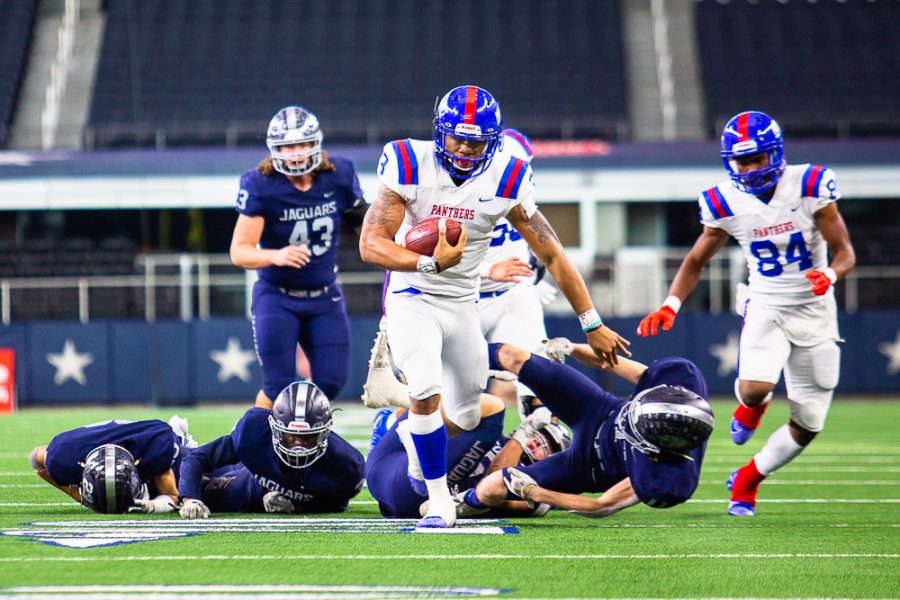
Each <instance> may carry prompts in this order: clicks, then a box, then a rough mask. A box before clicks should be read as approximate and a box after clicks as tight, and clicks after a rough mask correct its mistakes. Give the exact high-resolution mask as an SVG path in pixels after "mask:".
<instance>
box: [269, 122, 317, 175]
mask: <svg viewBox="0 0 900 600" xmlns="http://www.w3.org/2000/svg"><path fill="white" fill-rule="evenodd" d="M295 144H310V146H309V147H308V148H306V149H303V150H299V151H291V152H283V151H282V150H281V148H282V147H284V146H293V145H295ZM266 145H267V146H268V147H269V152H271V154H272V165H273V166H274V167H275V170H276V171H278V172H279V173H283V174H285V175H305V174H307V173H311V172H313V171H315V170H316V167H318V166H319V164H321V162H322V129H321V128H320V127H319V119H317V118H316V115H314V114H312V113H311V112H309V111H308V110H306V109H305V108H303V107H302V106H286V107H284V108H282V109H281V110H279V111H278V112H277V113H275V116H274V117H272V120H271V121H269V129H268V131H267V132H266Z"/></svg>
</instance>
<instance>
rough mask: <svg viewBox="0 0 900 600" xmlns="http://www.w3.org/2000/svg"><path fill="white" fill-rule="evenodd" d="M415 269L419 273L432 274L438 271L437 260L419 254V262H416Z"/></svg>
mask: <svg viewBox="0 0 900 600" xmlns="http://www.w3.org/2000/svg"><path fill="white" fill-rule="evenodd" d="M416 270H418V271H419V272H420V273H425V274H427V275H433V274H434V273H437V272H438V266H437V261H436V260H435V259H434V257H433V256H424V255H423V256H420V257H419V262H418V263H416Z"/></svg>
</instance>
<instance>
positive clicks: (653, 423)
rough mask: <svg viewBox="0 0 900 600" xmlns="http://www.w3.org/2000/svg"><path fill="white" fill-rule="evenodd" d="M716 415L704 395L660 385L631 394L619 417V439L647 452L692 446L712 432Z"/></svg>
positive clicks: (673, 451) (675, 450)
mask: <svg viewBox="0 0 900 600" xmlns="http://www.w3.org/2000/svg"><path fill="white" fill-rule="evenodd" d="M714 424H715V418H714V417H713V411H712V408H711V407H710V405H709V402H707V401H706V400H705V399H704V398H703V397H701V396H699V395H697V394H695V393H694V392H692V391H690V390H688V389H687V388H684V387H681V386H678V385H665V384H663V385H657V386H655V387H652V388H649V389H646V390H644V391H642V392H641V393H639V394H638V395H637V396H635V397H634V398H632V399H631V400H630V401H629V402H628V403H627V404H626V405H625V406H624V407H622V409H621V410H620V411H619V414H618V416H617V418H616V439H624V440H625V441H627V442H628V443H629V444H631V445H632V446H633V447H634V448H635V449H636V450H638V451H639V452H642V453H644V454H650V455H658V454H664V453H667V454H677V455H684V453H686V452H688V451H690V450H693V449H694V448H696V447H697V446H699V445H700V444H702V443H703V442H705V441H706V440H707V439H708V438H709V435H710V434H711V433H712V430H713V426H714Z"/></svg>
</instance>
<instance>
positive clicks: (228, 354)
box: [209, 337, 256, 383]
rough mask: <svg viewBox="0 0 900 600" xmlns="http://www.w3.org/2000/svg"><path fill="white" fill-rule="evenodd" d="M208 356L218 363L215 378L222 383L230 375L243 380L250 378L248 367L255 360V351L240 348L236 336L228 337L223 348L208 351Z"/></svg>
mask: <svg viewBox="0 0 900 600" xmlns="http://www.w3.org/2000/svg"><path fill="white" fill-rule="evenodd" d="M209 357H210V358H211V359H212V360H213V361H215V363H216V364H217V365H219V373H218V375H217V376H216V378H217V379H218V380H219V381H221V382H222V383H225V382H226V381H228V380H229V379H231V378H232V377H237V378H238V379H240V380H241V381H244V382H248V381H250V379H251V378H252V376H251V375H250V368H249V367H250V364H252V363H253V361H255V360H256V352H253V351H252V350H244V349H243V348H241V342H240V340H239V339H237V338H236V337H230V338H228V344H227V345H226V347H225V350H213V351H212V352H210V353H209Z"/></svg>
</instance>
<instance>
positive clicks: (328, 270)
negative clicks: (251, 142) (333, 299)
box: [236, 157, 365, 289]
mask: <svg viewBox="0 0 900 600" xmlns="http://www.w3.org/2000/svg"><path fill="white" fill-rule="evenodd" d="M331 161H332V162H333V163H334V165H335V167H336V170H335V171H323V172H319V173H317V174H316V177H315V179H314V180H313V186H312V187H311V188H310V189H309V190H307V191H305V192H301V191H299V190H298V189H297V188H295V187H294V186H293V185H291V182H290V181H289V180H288V178H287V177H285V176H284V175H282V174H281V173H276V174H275V175H273V176H271V177H267V176H265V175H263V174H261V173H259V172H257V171H248V172H246V173H244V174H243V175H242V176H241V189H240V191H239V192H238V198H237V203H236V209H237V211H238V212H239V213H241V214H242V215H247V216H251V217H263V218H264V219H265V226H264V227H263V232H262V237H261V238H260V241H259V245H260V247H261V248H267V249H273V250H277V249H279V248H283V247H285V246H287V245H295V246H299V245H303V244H305V245H306V246H307V247H308V248H309V250H310V252H311V254H312V257H311V260H310V262H309V264H307V265H306V266H304V267H303V268H302V269H295V268H291V267H277V266H271V267H266V268H265V269H260V270H259V276H260V278H262V279H265V280H266V281H269V282H271V283H274V284H275V285H277V286H281V287H289V288H300V289H303V288H305V289H315V288H322V287H325V286H328V285H330V284H331V283H333V282H334V280H335V276H336V273H337V266H336V265H337V244H338V239H339V238H340V232H341V224H342V221H343V219H342V216H343V214H344V213H346V212H349V211H350V210H351V209H353V208H354V207H357V206H359V205H360V204H364V203H365V201H364V200H363V193H362V190H361V188H360V186H359V178H358V177H357V176H356V171H355V169H354V168H353V163H352V162H350V161H349V160H346V159H342V158H337V157H333V158H331Z"/></svg>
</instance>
